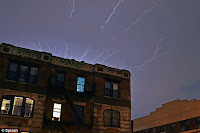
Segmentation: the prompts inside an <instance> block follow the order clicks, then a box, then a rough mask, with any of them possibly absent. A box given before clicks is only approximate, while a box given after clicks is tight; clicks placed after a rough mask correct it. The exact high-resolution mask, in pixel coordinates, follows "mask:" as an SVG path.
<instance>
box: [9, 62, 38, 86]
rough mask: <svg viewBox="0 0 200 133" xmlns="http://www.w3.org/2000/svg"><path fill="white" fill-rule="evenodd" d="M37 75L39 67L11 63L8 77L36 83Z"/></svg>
mask: <svg viewBox="0 0 200 133" xmlns="http://www.w3.org/2000/svg"><path fill="white" fill-rule="evenodd" d="M37 77H38V68H37V67H33V66H30V65H23V64H16V63H10V66H9V70H8V76H7V79H9V80H16V81H21V82H27V83H31V84H36V83H37Z"/></svg>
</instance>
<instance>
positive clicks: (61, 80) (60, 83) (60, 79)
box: [56, 73, 65, 87]
mask: <svg viewBox="0 0 200 133" xmlns="http://www.w3.org/2000/svg"><path fill="white" fill-rule="evenodd" d="M64 85H65V74H64V73H57V77H56V86H57V87H64Z"/></svg>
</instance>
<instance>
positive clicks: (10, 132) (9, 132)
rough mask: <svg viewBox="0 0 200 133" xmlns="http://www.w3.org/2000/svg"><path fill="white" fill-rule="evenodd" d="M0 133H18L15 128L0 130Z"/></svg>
mask: <svg viewBox="0 0 200 133" xmlns="http://www.w3.org/2000/svg"><path fill="white" fill-rule="evenodd" d="M0 133H19V129H17V128H0Z"/></svg>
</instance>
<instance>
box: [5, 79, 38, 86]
mask: <svg viewBox="0 0 200 133" xmlns="http://www.w3.org/2000/svg"><path fill="white" fill-rule="evenodd" d="M4 80H5V81H8V82H13V83H20V84H25V85H27V84H28V85H33V86H34V85H37V84H32V83H28V82H22V81H16V80H10V79H4Z"/></svg>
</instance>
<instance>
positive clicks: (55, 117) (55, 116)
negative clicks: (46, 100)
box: [52, 103, 62, 121]
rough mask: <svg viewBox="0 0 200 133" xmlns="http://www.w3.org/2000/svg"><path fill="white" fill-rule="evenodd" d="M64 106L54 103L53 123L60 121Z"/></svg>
mask: <svg viewBox="0 0 200 133" xmlns="http://www.w3.org/2000/svg"><path fill="white" fill-rule="evenodd" d="M61 106H62V104H59V103H54V106H53V118H52V121H60V116H61Z"/></svg>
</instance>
